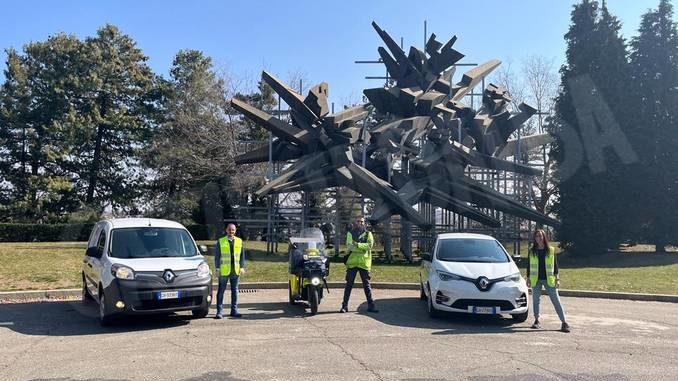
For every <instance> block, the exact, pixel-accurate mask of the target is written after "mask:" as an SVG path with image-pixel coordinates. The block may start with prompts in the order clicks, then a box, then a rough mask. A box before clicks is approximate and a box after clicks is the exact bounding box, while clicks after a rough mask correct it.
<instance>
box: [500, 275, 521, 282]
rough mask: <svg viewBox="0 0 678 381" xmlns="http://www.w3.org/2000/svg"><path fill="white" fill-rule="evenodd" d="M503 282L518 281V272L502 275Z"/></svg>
mask: <svg viewBox="0 0 678 381" xmlns="http://www.w3.org/2000/svg"><path fill="white" fill-rule="evenodd" d="M504 282H520V273H515V274H511V275H509V276H505V277H504Z"/></svg>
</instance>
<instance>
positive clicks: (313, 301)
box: [308, 285, 320, 315]
mask: <svg viewBox="0 0 678 381" xmlns="http://www.w3.org/2000/svg"><path fill="white" fill-rule="evenodd" d="M308 304H309V306H310V307H311V315H315V314H317V313H318V304H320V299H318V287H316V286H313V285H310V286H308Z"/></svg>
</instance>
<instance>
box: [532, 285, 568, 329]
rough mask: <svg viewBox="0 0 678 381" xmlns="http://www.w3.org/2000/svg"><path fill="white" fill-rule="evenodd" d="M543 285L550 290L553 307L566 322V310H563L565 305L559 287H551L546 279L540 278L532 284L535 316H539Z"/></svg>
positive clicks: (561, 319) (562, 320)
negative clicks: (562, 302)
mask: <svg viewBox="0 0 678 381" xmlns="http://www.w3.org/2000/svg"><path fill="white" fill-rule="evenodd" d="M542 285H543V286H544V287H545V288H546V291H548V293H549V298H551V303H553V308H555V310H556V313H557V314H558V317H559V318H560V321H561V322H563V323H565V311H564V310H563V305H562V304H561V303H560V296H559V295H558V289H557V288H555V287H549V285H548V283H547V282H546V279H538V280H537V282H536V283H535V284H533V285H532V309H533V310H534V316H535V317H537V316H539V297H540V296H541V286H542Z"/></svg>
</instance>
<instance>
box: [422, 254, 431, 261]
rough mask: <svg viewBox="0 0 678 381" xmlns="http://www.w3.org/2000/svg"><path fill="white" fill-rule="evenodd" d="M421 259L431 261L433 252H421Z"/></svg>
mask: <svg viewBox="0 0 678 381" xmlns="http://www.w3.org/2000/svg"><path fill="white" fill-rule="evenodd" d="M420 256H421V260H422V261H428V262H431V253H421V255H420Z"/></svg>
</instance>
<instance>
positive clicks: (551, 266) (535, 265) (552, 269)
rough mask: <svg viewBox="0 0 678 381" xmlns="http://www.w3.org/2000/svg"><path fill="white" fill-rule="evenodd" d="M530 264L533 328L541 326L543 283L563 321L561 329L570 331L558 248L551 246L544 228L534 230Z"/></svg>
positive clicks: (529, 281)
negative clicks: (561, 282) (562, 296)
mask: <svg viewBox="0 0 678 381" xmlns="http://www.w3.org/2000/svg"><path fill="white" fill-rule="evenodd" d="M528 257H529V265H528V267H527V286H528V287H532V309H533V310H534V324H532V328H533V329H538V328H541V325H540V324H539V297H540V296H541V288H542V285H543V286H544V287H545V288H546V291H548V293H549V297H550V298H551V303H553V307H554V308H555V309H556V313H557V314H558V317H559V318H560V321H561V322H562V325H561V326H560V330H561V331H562V332H570V326H569V324H567V322H566V321H565V311H564V310H563V306H562V304H561V303H560V296H559V295H558V287H560V278H559V277H558V262H557V261H556V248H555V247H553V246H549V243H548V241H547V240H546V233H544V230H542V229H537V230H536V231H535V232H534V236H533V240H532V247H531V248H530V251H529V255H528Z"/></svg>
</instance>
